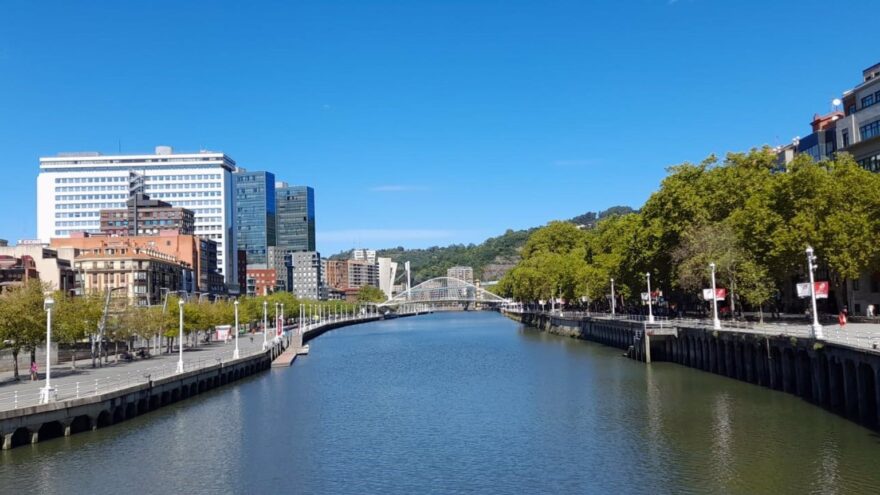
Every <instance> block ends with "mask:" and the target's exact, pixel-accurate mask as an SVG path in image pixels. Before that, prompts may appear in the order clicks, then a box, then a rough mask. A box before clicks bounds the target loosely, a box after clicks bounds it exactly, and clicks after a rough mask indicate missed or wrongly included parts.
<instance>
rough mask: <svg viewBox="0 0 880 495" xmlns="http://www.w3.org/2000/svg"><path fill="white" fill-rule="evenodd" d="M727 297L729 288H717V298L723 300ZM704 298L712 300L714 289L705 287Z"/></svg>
mask: <svg viewBox="0 0 880 495" xmlns="http://www.w3.org/2000/svg"><path fill="white" fill-rule="evenodd" d="M726 298H727V289H718V288H716V289H715V300H716V301H723V300H724V299H726ZM703 300H704V301H711V300H712V289H703Z"/></svg>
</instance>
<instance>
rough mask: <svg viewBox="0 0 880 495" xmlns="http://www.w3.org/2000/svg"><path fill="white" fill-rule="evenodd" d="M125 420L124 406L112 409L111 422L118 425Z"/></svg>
mask: <svg viewBox="0 0 880 495" xmlns="http://www.w3.org/2000/svg"><path fill="white" fill-rule="evenodd" d="M124 420H125V406H122V405H119V406H116V407H114V408H113V422H114V423H118V422H120V421H124Z"/></svg>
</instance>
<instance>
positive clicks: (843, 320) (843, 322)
mask: <svg viewBox="0 0 880 495" xmlns="http://www.w3.org/2000/svg"><path fill="white" fill-rule="evenodd" d="M837 323H838V324H839V325H840V329H841V330H844V329H846V308H843V309H841V310H840V314H839V315H837Z"/></svg>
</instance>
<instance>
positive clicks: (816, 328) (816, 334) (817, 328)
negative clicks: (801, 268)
mask: <svg viewBox="0 0 880 495" xmlns="http://www.w3.org/2000/svg"><path fill="white" fill-rule="evenodd" d="M815 262H816V257H815V256H813V246H807V267H808V268H809V272H810V299H811V300H812V303H813V338H814V339H824V338H825V336H824V335H823V334H822V325H820V324H819V312H818V311H817V309H816V283H815V282H814V280H813V270H815V269H816V268H819V266H818V265H816V264H815Z"/></svg>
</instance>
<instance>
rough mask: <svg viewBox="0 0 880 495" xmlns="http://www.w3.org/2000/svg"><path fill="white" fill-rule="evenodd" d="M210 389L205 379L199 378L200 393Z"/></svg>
mask: <svg viewBox="0 0 880 495" xmlns="http://www.w3.org/2000/svg"><path fill="white" fill-rule="evenodd" d="M207 389H208V386H207V385H205V380H199V393H201V392H204V391H205V390H207Z"/></svg>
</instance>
